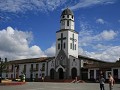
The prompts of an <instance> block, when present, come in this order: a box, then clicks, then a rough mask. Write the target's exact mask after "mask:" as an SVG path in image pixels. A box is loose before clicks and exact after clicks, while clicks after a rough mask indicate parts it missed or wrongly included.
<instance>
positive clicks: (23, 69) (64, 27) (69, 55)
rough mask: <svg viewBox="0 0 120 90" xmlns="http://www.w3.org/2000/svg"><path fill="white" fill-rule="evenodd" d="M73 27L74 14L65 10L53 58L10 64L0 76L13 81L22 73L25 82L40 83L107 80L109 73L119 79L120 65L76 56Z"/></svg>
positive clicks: (32, 59) (16, 61)
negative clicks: (101, 77) (102, 78)
mask: <svg viewBox="0 0 120 90" xmlns="http://www.w3.org/2000/svg"><path fill="white" fill-rule="evenodd" d="M74 27H75V22H74V14H73V12H72V11H71V10H70V9H68V8H67V9H65V10H64V11H63V12H62V14H61V17H60V30H58V31H56V54H55V57H40V58H31V59H21V60H13V61H9V62H8V66H7V68H6V69H5V70H4V72H3V73H2V74H3V75H2V77H3V78H10V79H16V78H19V76H20V75H21V73H24V74H25V76H26V80H28V81H32V80H33V79H34V80H35V81H41V78H42V77H44V78H45V80H46V81H47V80H48V81H49V80H66V79H69V80H70V79H71V80H72V79H75V77H77V78H78V79H83V80H87V79H91V80H95V79H97V78H98V76H99V74H100V73H103V74H104V76H105V77H106V79H107V77H108V76H107V75H108V73H111V74H112V75H114V76H116V77H117V79H120V63H119V64H118V65H117V66H115V64H114V63H113V64H111V63H109V62H104V61H101V60H97V59H93V58H89V57H85V56H81V55H78V33H77V32H76V31H75V28H74ZM115 63H116V62H115ZM101 65H104V66H106V65H108V67H104V68H103V67H102V66H101ZM109 65H112V67H111V66H109Z"/></svg>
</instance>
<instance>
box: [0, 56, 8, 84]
mask: <svg viewBox="0 0 120 90" xmlns="http://www.w3.org/2000/svg"><path fill="white" fill-rule="evenodd" d="M6 62H7V58H5V61H3V59H2V58H1V57H0V83H2V72H3V64H4V63H6Z"/></svg>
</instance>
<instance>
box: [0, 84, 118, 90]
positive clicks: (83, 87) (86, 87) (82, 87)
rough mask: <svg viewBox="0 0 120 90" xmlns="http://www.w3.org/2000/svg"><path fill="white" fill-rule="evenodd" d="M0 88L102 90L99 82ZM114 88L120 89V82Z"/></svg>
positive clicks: (2, 88)
mask: <svg viewBox="0 0 120 90" xmlns="http://www.w3.org/2000/svg"><path fill="white" fill-rule="evenodd" d="M0 90H100V88H99V83H78V84H77V83H48V82H27V83H26V84H24V85H15V86H0ZM105 90H109V86H108V84H105ZM114 90H120V84H115V85H114Z"/></svg>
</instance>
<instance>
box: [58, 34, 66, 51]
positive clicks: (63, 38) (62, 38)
mask: <svg viewBox="0 0 120 90" xmlns="http://www.w3.org/2000/svg"><path fill="white" fill-rule="evenodd" d="M65 39H66V37H63V33H61V38H58V41H59V40H60V41H61V50H62V45H63V40H65Z"/></svg>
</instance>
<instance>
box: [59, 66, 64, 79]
mask: <svg viewBox="0 0 120 90" xmlns="http://www.w3.org/2000/svg"><path fill="white" fill-rule="evenodd" d="M58 72H59V79H64V72H63V69H62V68H59V69H58Z"/></svg>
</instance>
